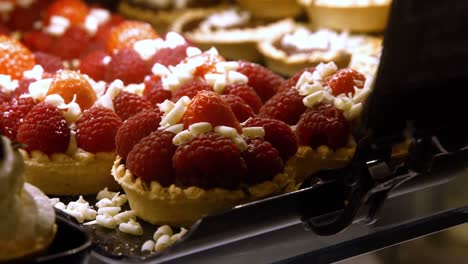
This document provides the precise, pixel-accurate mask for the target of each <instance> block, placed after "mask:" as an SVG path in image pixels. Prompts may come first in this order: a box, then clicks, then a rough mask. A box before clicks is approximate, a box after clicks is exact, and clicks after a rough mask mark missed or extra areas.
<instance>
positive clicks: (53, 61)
mask: <svg viewBox="0 0 468 264" xmlns="http://www.w3.org/2000/svg"><path fill="white" fill-rule="evenodd" d="M34 58H35V59H36V64H39V65H41V66H42V68H43V69H44V71H46V72H50V73H55V72H56V71H58V70H61V69H63V63H62V60H61V59H60V58H59V57H57V56H54V55H52V54H48V53H45V52H41V51H36V52H34Z"/></svg>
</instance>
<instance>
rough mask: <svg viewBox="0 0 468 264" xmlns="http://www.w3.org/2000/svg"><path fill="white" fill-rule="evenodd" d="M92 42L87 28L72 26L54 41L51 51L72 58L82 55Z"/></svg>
mask: <svg viewBox="0 0 468 264" xmlns="http://www.w3.org/2000/svg"><path fill="white" fill-rule="evenodd" d="M89 43H90V36H89V35H88V33H87V32H86V30H85V29H84V28H82V27H79V26H70V27H69V28H68V29H67V30H66V31H65V33H64V34H63V35H61V36H59V37H58V38H57V39H56V40H55V41H53V42H52V46H51V48H50V50H49V52H50V53H52V54H54V55H56V56H58V57H60V58H62V59H65V60H71V59H76V58H79V57H80V56H81V54H82V53H83V52H84V51H85V50H86V47H87V46H88V44H89Z"/></svg>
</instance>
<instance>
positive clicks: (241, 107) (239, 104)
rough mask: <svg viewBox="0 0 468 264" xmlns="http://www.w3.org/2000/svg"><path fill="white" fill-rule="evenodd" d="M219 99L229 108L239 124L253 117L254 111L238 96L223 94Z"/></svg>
mask: <svg viewBox="0 0 468 264" xmlns="http://www.w3.org/2000/svg"><path fill="white" fill-rule="evenodd" d="M221 99H223V101H224V102H225V103H227V104H228V105H229V106H230V107H231V109H232V111H233V112H234V114H235V115H236V118H237V120H239V122H244V121H245V120H247V119H249V118H251V117H254V116H255V112H254V110H253V109H252V108H251V107H250V106H249V105H248V104H247V103H246V102H244V100H242V98H240V97H239V96H237V95H233V94H223V95H221Z"/></svg>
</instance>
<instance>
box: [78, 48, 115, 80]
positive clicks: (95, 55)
mask: <svg viewBox="0 0 468 264" xmlns="http://www.w3.org/2000/svg"><path fill="white" fill-rule="evenodd" d="M107 56H108V55H107V53H105V52H104V51H102V50H95V51H93V52H90V53H88V55H86V56H84V57H83V58H82V59H81V62H80V67H79V70H80V72H81V73H83V74H87V75H88V76H89V77H91V78H93V79H94V80H96V81H101V80H104V77H105V73H106V67H107V63H108V62H109V61H110V57H108V58H109V61H107V63H106V57H107Z"/></svg>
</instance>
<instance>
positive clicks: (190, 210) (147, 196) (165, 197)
mask: <svg viewBox="0 0 468 264" xmlns="http://www.w3.org/2000/svg"><path fill="white" fill-rule="evenodd" d="M112 175H113V176H114V178H115V180H116V181H117V182H118V183H119V184H120V185H121V186H122V188H123V189H124V191H125V193H126V194H127V197H128V202H129V204H130V208H131V209H132V210H134V211H135V213H136V215H137V216H138V217H139V218H141V219H143V220H145V221H147V222H150V223H152V224H157V225H162V224H169V225H171V226H184V227H189V226H190V225H192V224H193V223H194V222H195V221H197V220H198V219H200V218H201V217H203V216H204V215H210V214H213V213H216V212H220V211H223V210H226V209H229V208H232V207H234V206H236V205H239V204H242V203H246V202H249V201H253V200H258V199H261V198H264V197H267V196H271V195H274V194H277V193H281V192H283V191H284V190H285V189H288V190H293V189H294V186H296V184H295V183H294V182H293V179H292V178H291V177H289V175H287V174H284V173H282V174H278V175H276V176H275V177H274V179H273V180H271V181H267V182H263V183H259V184H256V185H253V186H249V187H247V188H246V190H244V189H237V190H226V189H222V188H213V189H209V190H204V189H202V188H199V187H195V186H191V187H188V188H180V187H177V186H175V185H171V186H169V187H163V186H161V185H160V184H159V183H158V182H155V181H153V182H151V184H150V185H148V184H147V183H145V182H143V181H141V179H140V178H137V177H135V176H134V175H133V174H132V172H131V171H129V170H128V169H126V167H125V165H123V164H121V158H120V157H117V159H116V160H115V162H114V166H113V167H112Z"/></svg>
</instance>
